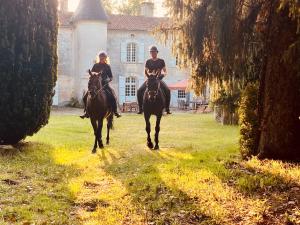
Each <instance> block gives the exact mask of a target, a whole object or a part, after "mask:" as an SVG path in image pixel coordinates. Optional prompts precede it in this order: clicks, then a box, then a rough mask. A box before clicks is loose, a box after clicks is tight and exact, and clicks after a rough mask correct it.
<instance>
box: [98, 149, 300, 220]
mask: <svg viewBox="0 0 300 225" xmlns="http://www.w3.org/2000/svg"><path fill="white" fill-rule="evenodd" d="M181 151H182V153H186V148H183V149H182V150H181V149H177V150H176V153H180V152H181ZM206 153H207V152H205V151H204V152H202V151H194V150H193V151H192V152H191V153H190V154H187V155H188V156H189V157H187V158H188V159H181V158H176V156H174V154H173V153H168V152H166V151H163V152H162V153H160V152H148V153H147V154H146V155H143V156H142V157H141V156H140V155H136V156H134V157H132V158H130V159H128V160H127V161H126V162H124V160H120V158H118V157H116V156H114V155H113V154H112V153H111V152H109V151H103V152H102V153H100V154H99V158H100V160H101V161H103V162H104V163H105V166H104V167H103V169H104V170H105V171H106V172H107V173H108V174H110V175H113V176H114V177H115V178H116V179H118V180H120V181H121V182H122V183H123V185H124V186H125V187H126V189H127V191H128V192H129V194H130V195H131V197H132V199H133V201H134V204H135V205H136V206H137V209H138V212H137V213H138V214H139V215H144V216H143V217H144V218H145V221H144V222H145V223H146V224H147V223H149V224H244V223H245V224H246V223H247V222H249V221H251V222H253V224H297V222H295V221H299V219H300V218H299V215H298V214H297V212H296V211H297V205H298V203H299V202H300V195H299V190H300V189H299V185H298V184H297V183H295V182H293V181H292V180H287V179H286V177H284V176H280V175H276V174H272V173H269V172H266V171H262V170H258V168H250V167H245V166H243V162H241V161H239V159H230V156H228V152H222V151H220V152H215V154H213V153H210V154H206ZM106 154H108V155H109V156H110V158H111V159H113V163H111V164H110V163H109V162H108V160H107V159H106ZM232 156H233V157H235V156H236V154H233V155H232ZM122 158H124V157H122ZM234 161H237V162H234ZM164 166H167V167H168V168H167V169H166V171H169V172H168V173H170V175H171V176H172V174H171V173H173V177H172V178H170V179H168V183H166V181H165V177H166V176H164V175H163V174H162V171H164V169H161V168H162V167H164ZM186 171H190V173H188V174H186ZM191 171H194V172H195V174H193V173H192V172H191ZM174 174H176V175H175V176H174ZM202 175H203V177H202V178H201V177H199V179H198V181H197V182H198V183H197V182H196V183H195V186H193V187H192V189H197V188H198V187H199V189H201V188H202V191H203V192H204V194H203V195H197V194H194V195H193V194H191V193H187V191H186V190H189V188H182V183H183V185H184V183H185V182H186V183H188V182H189V179H191V180H193V179H194V178H193V177H190V178H189V177H188V176H202ZM167 176H168V175H167ZM176 176H178V180H176ZM180 176H182V177H186V178H184V179H186V180H183V181H179V179H181V178H180ZM206 176H207V177H206ZM163 177H164V178H163ZM195 179H196V178H195ZM217 186H219V187H217ZM218 188H219V189H218ZM214 189H215V190H214ZM192 191H193V190H192ZM196 191H197V190H196ZM205 192H206V193H207V195H212V196H205ZM222 192H223V193H222ZM191 196H194V197H191ZM202 204H204V207H207V209H205V210H203V206H201V205H202ZM256 204H260V205H256ZM219 210H224V212H225V211H226V212H227V214H226V213H224V217H222V214H220V215H221V216H220V215H217V214H218V213H219ZM225 217H226V218H225Z"/></svg>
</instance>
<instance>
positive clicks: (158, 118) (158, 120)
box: [154, 115, 161, 150]
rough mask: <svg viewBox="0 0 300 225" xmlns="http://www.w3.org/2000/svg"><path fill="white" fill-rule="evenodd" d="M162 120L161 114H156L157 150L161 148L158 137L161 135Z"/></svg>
mask: <svg viewBox="0 0 300 225" xmlns="http://www.w3.org/2000/svg"><path fill="white" fill-rule="evenodd" d="M160 121H161V115H158V116H156V126H155V147H154V149H155V150H158V149H159V145H158V142H159V140H158V137H159V131H160Z"/></svg>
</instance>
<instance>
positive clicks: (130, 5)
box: [117, 0, 144, 16]
mask: <svg viewBox="0 0 300 225" xmlns="http://www.w3.org/2000/svg"><path fill="white" fill-rule="evenodd" d="M142 2H144V1H143V0H128V1H126V2H122V4H121V5H120V6H118V8H117V11H118V13H119V14H122V15H135V16H137V15H139V14H140V8H141V3H142Z"/></svg>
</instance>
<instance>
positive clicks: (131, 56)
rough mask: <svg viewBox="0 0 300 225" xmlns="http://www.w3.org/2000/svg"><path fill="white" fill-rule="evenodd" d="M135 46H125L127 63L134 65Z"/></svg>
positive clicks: (131, 44)
mask: <svg viewBox="0 0 300 225" xmlns="http://www.w3.org/2000/svg"><path fill="white" fill-rule="evenodd" d="M136 50H137V47H136V44H135V43H129V44H127V62H128V63H135V62H136Z"/></svg>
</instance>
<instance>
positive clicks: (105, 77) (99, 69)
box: [80, 52, 121, 119]
mask: <svg viewBox="0 0 300 225" xmlns="http://www.w3.org/2000/svg"><path fill="white" fill-rule="evenodd" d="M92 72H94V73H100V74H101V81H102V87H103V91H104V92H105V94H106V96H107V99H108V103H109V105H110V107H111V108H112V111H113V113H114V114H115V116H116V117H117V118H119V117H121V115H120V114H119V113H118V107H117V98H116V95H115V92H114V90H113V89H112V87H111V86H110V85H109V82H111V81H112V79H113V75H112V72H111V68H110V66H109V65H108V64H107V54H106V53H105V52H101V53H100V54H99V63H96V64H95V65H94V66H93V68H92ZM87 97H88V92H86V93H85V95H84V97H83V103H84V114H83V115H82V116H80V117H81V118H82V119H84V118H89V115H88V113H87V110H86V106H87V104H86V103H87Z"/></svg>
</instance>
